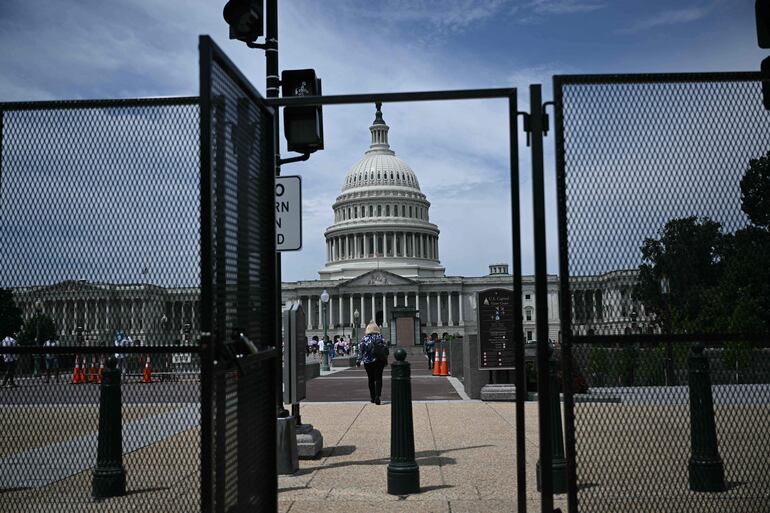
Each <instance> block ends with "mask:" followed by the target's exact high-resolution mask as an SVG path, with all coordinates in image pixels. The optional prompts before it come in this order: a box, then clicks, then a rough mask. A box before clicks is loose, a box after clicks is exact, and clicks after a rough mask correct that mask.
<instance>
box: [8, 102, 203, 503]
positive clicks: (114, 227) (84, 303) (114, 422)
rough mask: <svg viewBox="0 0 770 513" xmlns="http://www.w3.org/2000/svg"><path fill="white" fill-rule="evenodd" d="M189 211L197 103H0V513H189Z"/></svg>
mask: <svg viewBox="0 0 770 513" xmlns="http://www.w3.org/2000/svg"><path fill="white" fill-rule="evenodd" d="M200 205H201V201H200V163H199V102H198V98H167V99H136V100H108V101H72V102H67V101H62V102H38V103H15V104H0V247H2V248H3V249H2V252H0V328H2V331H3V333H2V334H1V335H0V337H1V338H2V339H3V340H2V346H0V353H1V354H0V357H1V358H0V359H1V360H2V369H0V371H2V373H3V382H2V385H3V386H2V389H0V440H1V442H0V510H2V511H8V512H27V511H39V512H48V511H65V510H66V511H116V512H118V511H132V512H134V511H146V512H153V513H157V512H161V511H168V512H172V511H179V512H182V511H184V512H188V511H196V510H199V509H200V483H201V453H200V425H201V417H200V386H201V384H200V372H199V369H200V357H199V354H198V339H199V336H200V319H201V315H200V268H201V266H200V251H201V240H200V237H201V235H200V232H201V231H200V218H201V211H200ZM113 367H114V368H115V369H116V370H113ZM116 375H117V376H118V377H117V378H116V379H113V378H114V377H115V376H116ZM108 385H109V387H111V388H109V387H108ZM118 387H119V388H118ZM106 389H109V390H111V391H110V392H105V390H106ZM116 391H117V392H116ZM100 401H101V402H102V403H103V404H101V405H100Z"/></svg>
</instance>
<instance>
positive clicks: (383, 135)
mask: <svg viewBox="0 0 770 513" xmlns="http://www.w3.org/2000/svg"><path fill="white" fill-rule="evenodd" d="M375 105H376V106H377V112H376V113H375V115H374V121H373V122H372V126H370V127H369V131H370V132H371V133H372V144H371V146H369V151H367V152H366V154H367V155H371V154H372V153H381V154H385V155H395V153H394V152H393V150H391V149H390V144H388V130H390V127H389V126H388V125H387V123H385V120H384V119H382V102H377V103H376V104H375Z"/></svg>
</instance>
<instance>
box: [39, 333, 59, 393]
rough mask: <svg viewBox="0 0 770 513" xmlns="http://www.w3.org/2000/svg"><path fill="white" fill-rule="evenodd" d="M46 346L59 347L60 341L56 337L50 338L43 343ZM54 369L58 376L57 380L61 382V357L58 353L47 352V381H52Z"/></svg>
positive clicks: (55, 374)
mask: <svg viewBox="0 0 770 513" xmlns="http://www.w3.org/2000/svg"><path fill="white" fill-rule="evenodd" d="M43 346H44V347H59V341H58V340H57V339H56V338H52V339H51V338H49V339H48V340H46V341H45V343H44V344H43ZM52 371H53V373H54V376H55V377H56V382H57V383H58V382H59V357H58V356H57V355H56V353H46V355H45V382H46V383H50V382H51V372H52Z"/></svg>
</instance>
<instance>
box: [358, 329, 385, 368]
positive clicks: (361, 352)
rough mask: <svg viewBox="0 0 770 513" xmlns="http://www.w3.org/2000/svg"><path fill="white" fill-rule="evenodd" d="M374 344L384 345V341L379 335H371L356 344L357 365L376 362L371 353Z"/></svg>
mask: <svg viewBox="0 0 770 513" xmlns="http://www.w3.org/2000/svg"><path fill="white" fill-rule="evenodd" d="M375 343H376V344H385V339H384V338H382V335H380V334H379V333H371V334H369V335H365V336H364V338H362V339H361V342H360V343H359V344H358V359H357V361H358V363H365V364H366V363H372V362H374V361H376V360H377V357H376V356H374V353H373V352H372V348H373V347H374V344H375Z"/></svg>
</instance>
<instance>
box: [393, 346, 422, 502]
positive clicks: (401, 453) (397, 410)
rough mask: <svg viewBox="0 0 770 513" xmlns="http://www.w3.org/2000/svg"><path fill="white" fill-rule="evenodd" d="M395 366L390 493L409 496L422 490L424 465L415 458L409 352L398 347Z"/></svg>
mask: <svg viewBox="0 0 770 513" xmlns="http://www.w3.org/2000/svg"><path fill="white" fill-rule="evenodd" d="M394 356H395V357H396V361H395V362H393V364H392V367H391V376H392V379H391V405H390V407H391V408H390V463H389V464H388V493H389V494H391V495H407V494H410V493H419V492H420V468H419V467H418V466H417V462H416V461H415V460H414V425H413V423H412V383H411V369H410V366H409V362H407V361H406V351H404V349H403V348H398V349H396V352H395V355H394Z"/></svg>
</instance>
